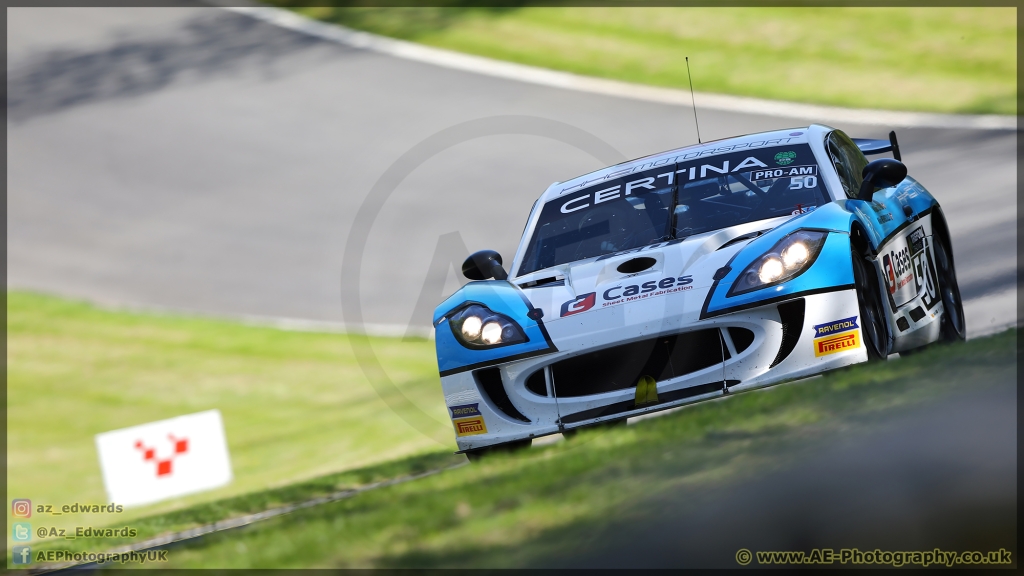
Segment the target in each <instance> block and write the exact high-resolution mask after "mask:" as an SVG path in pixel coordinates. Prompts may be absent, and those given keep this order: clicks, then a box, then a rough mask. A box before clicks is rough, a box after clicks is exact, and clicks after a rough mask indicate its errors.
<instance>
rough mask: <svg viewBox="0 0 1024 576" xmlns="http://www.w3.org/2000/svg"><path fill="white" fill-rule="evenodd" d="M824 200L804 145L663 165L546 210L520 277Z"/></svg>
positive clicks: (790, 211) (789, 212)
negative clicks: (552, 267) (567, 263)
mask: <svg viewBox="0 0 1024 576" xmlns="http://www.w3.org/2000/svg"><path fill="white" fill-rule="evenodd" d="M826 202H828V197H827V195H826V194H825V192H824V190H823V188H822V187H821V184H820V178H819V174H818V165H817V163H816V162H815V160H814V155H813V154H812V153H811V149H810V147H809V146H808V145H807V144H795V145H788V146H775V147H769V148H762V149H755V150H744V151H743V152H739V153H732V154H721V155H716V156H711V157H705V158H700V159H693V160H684V161H681V162H676V163H669V164H662V165H661V166H658V167H657V168H653V169H650V170H645V171H642V172H634V173H632V174H630V175H628V176H626V177H623V178H618V179H608V180H604V181H602V182H601V183H600V184H596V185H594V186H589V187H587V188H584V189H581V190H577V191H574V192H569V193H566V194H563V195H562V196H561V197H559V198H556V199H554V200H551V201H549V202H548V203H547V204H545V205H544V208H543V210H542V211H541V215H540V218H539V220H538V221H537V226H536V227H535V228H534V232H533V237H532V238H531V239H530V242H529V244H527V247H526V253H525V254H524V256H523V263H522V265H521V266H520V269H519V274H520V275H522V274H529V273H530V272H534V271H536V270H542V269H544V268H549V267H551V266H557V265H559V264H565V263H566V262H575V261H577V260H585V259H587V258H593V257H595V256H602V255H604V254H611V253H613V252H619V251H622V250H629V249H631V248H638V247H641V246H646V245H648V244H653V243H655V242H660V241H663V240H670V239H677V238H678V239H681V238H685V237H687V236H693V235H694V234H700V233H702V232H709V231H711V230H718V229H721V228H727V227H729V226H735V225H737V224H743V223H745V222H754V221H756V220H765V219H768V218H776V217H778V216H786V215H794V214H800V213H801V212H809V211H811V210H813V209H814V208H816V207H818V206H821V205H822V204H824V203H826Z"/></svg>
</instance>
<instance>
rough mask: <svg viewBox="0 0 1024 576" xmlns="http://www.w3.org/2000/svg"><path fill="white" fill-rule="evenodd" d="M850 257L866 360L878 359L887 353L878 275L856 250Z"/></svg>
mask: <svg viewBox="0 0 1024 576" xmlns="http://www.w3.org/2000/svg"><path fill="white" fill-rule="evenodd" d="M851 257H852V258H853V283H854V286H855V287H856V289H857V304H858V306H859V307H860V323H861V332H862V333H863V334H864V346H865V347H866V348H867V350H868V360H880V359H882V358H885V357H887V356H888V355H889V331H888V329H887V327H886V323H885V308H884V307H883V306H884V303H883V302H882V296H881V294H879V287H878V276H877V275H876V274H875V267H874V265H873V264H871V262H869V261H868V260H867V259H865V258H864V257H863V256H861V255H860V254H858V253H857V252H856V251H854V252H852V253H851Z"/></svg>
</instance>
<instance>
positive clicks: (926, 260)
mask: <svg viewBox="0 0 1024 576" xmlns="http://www.w3.org/2000/svg"><path fill="white" fill-rule="evenodd" d="M882 269H883V272H884V276H885V285H886V288H887V289H888V291H889V300H890V302H891V304H892V305H893V309H894V310H895V309H896V308H900V307H902V306H903V305H905V304H907V303H909V302H910V301H911V300H913V299H914V298H916V297H917V296H918V295H921V298H922V300H923V302H924V305H925V307H926V308H927V309H928V310H931V309H932V308H933V307H935V305H936V304H937V303H938V302H939V301H940V300H941V298H940V297H939V291H938V279H937V277H936V274H935V261H934V248H933V247H932V238H931V237H929V236H925V233H924V228H923V227H922V226H917V227H916V228H914V229H913V230H911V231H910V233H909V234H907V235H905V236H903V237H897V238H896V239H895V240H894V241H893V242H892V243H891V244H890V247H889V248H888V249H887V251H886V252H884V253H883V254H882Z"/></svg>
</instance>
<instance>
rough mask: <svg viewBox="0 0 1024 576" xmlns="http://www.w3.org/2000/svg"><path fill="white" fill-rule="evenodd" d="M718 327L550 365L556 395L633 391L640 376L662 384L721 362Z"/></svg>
mask: <svg viewBox="0 0 1024 576" xmlns="http://www.w3.org/2000/svg"><path fill="white" fill-rule="evenodd" d="M722 350H723V346H722V336H721V334H720V333H719V331H718V329H717V328H711V329H707V330H697V331H693V332H685V333H682V334H676V335H673V336H662V337H659V338H651V339H648V340H641V341H639V342H633V343H630V344H623V345H621V346H615V347H613V348H605V349H604V350H598V351H596V352H590V353H588V354H583V355H581V356H576V357H574V358H568V359H566V360H562V361H560V362H556V363H555V364H552V365H551V371H552V373H551V376H552V380H553V385H554V390H555V396H557V397H560V398H568V397H574V396H587V395H590V394H600V393H602V392H612V391H615V390H624V389H627V388H633V387H635V386H636V384H637V382H638V381H639V380H640V377H641V376H644V375H647V376H651V377H652V378H654V380H655V381H657V382H661V381H664V380H669V379H671V378H675V377H678V376H683V375H686V374H690V373H692V372H696V371H698V370H703V369H705V368H709V367H711V366H714V365H715V364H718V363H721V362H722V361H723V359H722Z"/></svg>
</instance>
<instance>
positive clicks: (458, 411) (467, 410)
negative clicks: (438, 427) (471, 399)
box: [448, 404, 481, 418]
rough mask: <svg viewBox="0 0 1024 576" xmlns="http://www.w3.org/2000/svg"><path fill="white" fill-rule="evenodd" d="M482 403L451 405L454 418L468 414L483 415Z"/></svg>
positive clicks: (464, 416)
mask: <svg viewBox="0 0 1024 576" xmlns="http://www.w3.org/2000/svg"><path fill="white" fill-rule="evenodd" d="M478 406H480V404H463V405H461V406H449V407H448V409H449V410H451V411H452V418H466V417H468V416H481V414H480V409H479V408H478Z"/></svg>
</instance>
